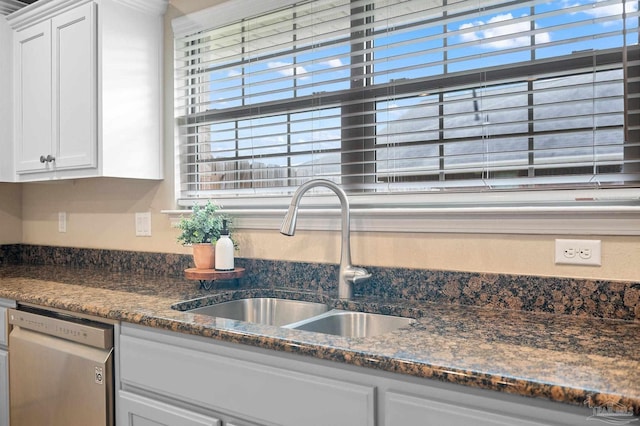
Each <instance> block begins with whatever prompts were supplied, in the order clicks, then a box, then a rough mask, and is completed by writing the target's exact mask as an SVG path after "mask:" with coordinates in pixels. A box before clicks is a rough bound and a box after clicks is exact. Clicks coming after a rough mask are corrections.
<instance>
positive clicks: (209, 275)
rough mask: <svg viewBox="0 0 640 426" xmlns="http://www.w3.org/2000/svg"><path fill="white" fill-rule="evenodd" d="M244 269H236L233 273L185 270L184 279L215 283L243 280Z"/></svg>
mask: <svg viewBox="0 0 640 426" xmlns="http://www.w3.org/2000/svg"><path fill="white" fill-rule="evenodd" d="M243 275H244V268H235V269H234V270H233V271H216V270H215V269H197V268H188V269H185V270H184V277H185V278H186V279H188V280H199V281H215V280H234V279H238V278H242V276H243Z"/></svg>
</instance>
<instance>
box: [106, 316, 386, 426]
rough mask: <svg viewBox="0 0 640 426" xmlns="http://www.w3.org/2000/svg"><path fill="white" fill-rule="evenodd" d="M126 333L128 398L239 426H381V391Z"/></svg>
mask: <svg viewBox="0 0 640 426" xmlns="http://www.w3.org/2000/svg"><path fill="white" fill-rule="evenodd" d="M126 330H127V327H124V326H123V333H124V334H123V335H121V336H120V380H121V384H122V387H123V389H125V390H128V391H133V392H135V389H140V390H143V391H145V392H151V393H153V394H159V395H162V396H163V397H165V398H167V399H168V400H171V401H174V400H175V401H183V402H184V403H185V404H187V403H188V404H191V405H196V406H198V407H202V408H204V409H207V410H210V411H211V412H212V413H216V414H218V413H220V415H221V416H222V415H224V416H226V417H231V418H233V420H229V423H230V424H235V425H237V426H240V425H242V424H243V423H242V422H243V421H245V420H246V422H247V423H249V424H258V425H283V426H286V425H291V426H294V425H295V426H297V425H305V426H326V425H332V426H341V425H344V426H374V425H375V407H374V399H375V398H374V397H375V388H374V387H373V386H367V385H361V384H358V383H353V382H350V381H348V380H344V381H343V380H337V379H334V378H329V377H326V376H322V375H315V374H307V373H305V372H303V371H304V369H303V371H300V370H299V369H295V368H292V369H287V368H281V367H279V366H274V365H270V362H269V357H266V356H265V357H257V356H255V355H256V354H255V353H252V352H249V351H247V350H245V349H237V350H236V349H233V348H228V347H226V346H224V345H221V344H219V342H214V341H211V340H209V342H204V343H203V342H200V341H193V342H192V341H190V340H187V339H184V338H182V339H181V338H180V337H174V336H168V335H163V334H159V333H149V332H146V333H142V334H141V333H139V331H140V330H135V331H138V333H137V336H132V335H128V334H129V333H128V332H127V331H126ZM141 337H147V338H141ZM149 338H150V339H149ZM261 358H262V359H261ZM125 406H126V402H125ZM327 407H330V409H328V408H327ZM119 409H120V418H123V417H122V416H124V414H122V406H120V408H119ZM125 417H126V416H125ZM125 424H126V423H125ZM151 424H153V423H151ZM159 424H162V423H159ZM145 426H146V425H145Z"/></svg>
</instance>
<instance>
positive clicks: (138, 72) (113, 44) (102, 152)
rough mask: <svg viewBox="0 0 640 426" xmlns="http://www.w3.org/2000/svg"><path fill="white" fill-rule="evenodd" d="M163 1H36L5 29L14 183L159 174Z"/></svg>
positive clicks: (12, 19) (21, 11)
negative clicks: (8, 32)
mask: <svg viewBox="0 0 640 426" xmlns="http://www.w3.org/2000/svg"><path fill="white" fill-rule="evenodd" d="M166 6H167V1H166V0H150V1H147V2H133V3H132V2H129V1H126V0H95V1H87V0H49V1H47V0H40V1H39V2H38V3H36V4H33V5H31V6H28V7H25V8H24V9H21V10H19V11H17V12H15V13H13V14H11V15H9V16H8V18H7V19H8V22H9V24H10V25H11V27H12V28H13V62H14V68H13V74H14V75H13V80H14V94H13V95H14V105H13V107H14V127H13V131H14V136H13V138H14V152H15V153H14V158H15V172H16V176H17V178H16V180H17V181H18V182H26V181H41V180H51V179H71V178H81V177H97V176H108V177H123V178H139V179H161V178H162V125H161V123H162V117H161V114H162V111H161V87H162V81H161V76H162V74H161V69H162V14H163V13H164V11H165V9H166Z"/></svg>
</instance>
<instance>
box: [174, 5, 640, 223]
mask: <svg viewBox="0 0 640 426" xmlns="http://www.w3.org/2000/svg"><path fill="white" fill-rule="evenodd" d="M293 3H296V0H266V1H263V2H258V4H256V2H255V1H253V0H228V1H225V2H223V3H221V4H219V5H216V6H213V7H211V8H208V9H204V10H201V11H198V12H194V13H190V14H188V15H185V16H182V17H178V18H176V19H174V20H173V21H172V26H173V31H174V36H176V37H177V36H178V35H180V34H187V33H194V32H196V31H199V30H203V29H206V28H209V27H211V22H225V21H231V20H234V19H239V18H241V17H242V16H241V15H242V11H244V10H252V11H253V13H254V14H256V15H257V14H259V13H262V12H267V11H269V10H273V9H275V8H279V7H284V6H288V5H290V4H293ZM603 55H605V54H604V53H603ZM591 58H592V57H591V56H589V58H588V59H589V60H591ZM575 60H580V58H576V59H575ZM541 66H542V65H541ZM516 68H518V65H517V64H516V66H514V67H513V69H516ZM495 72H508V71H497V70H496V71H495ZM408 84H411V83H408ZM176 133H177V132H176ZM176 139H177V135H176ZM178 150H179V147H178V146H177V142H176V155H175V156H174V159H175V161H176V162H178V161H179V160H178ZM179 169H180V165H179V164H175V170H176V174H175V176H176V182H175V191H176V194H175V198H176V200H177V201H176V207H182V208H184V207H189V206H190V205H193V204H194V203H198V202H199V200H197V199H195V200H186V201H185V200H178V199H179V196H180V192H179V191H180V182H179V176H180V170H179ZM334 198H335V197H333V196H331V195H329V196H324V195H314V194H309V195H307V196H305V197H304V199H303V203H302V204H303V206H305V208H303V209H301V218H302V220H301V222H300V229H311V230H329V229H339V211H338V210H337V209H336V205H337V201H336V200H335V199H334ZM349 200H350V204H351V207H352V211H353V214H352V217H353V230H354V231H373V232H429V233H431V232H445V233H506V234H512V233H516V234H522V233H525V234H561V235H565V234H574V235H591V234H594V235H640V188H624V189H573V190H571V189H569V190H551V189H549V190H539V191H533V192H527V191H514V192H508V191H504V192H492V193H482V192H480V193H455V192H454V193H446V194H431V193H411V192H406V193H398V194H375V195H372V194H362V195H359V194H355V195H351V194H350V195H349ZM215 201H216V202H217V203H218V204H220V206H221V208H222V210H223V211H225V212H227V213H229V214H232V215H234V216H235V217H237V218H238V220H237V221H236V226H237V228H240V229H242V228H246V229H277V228H279V224H280V221H281V218H282V217H283V216H284V211H285V209H286V207H287V205H288V203H289V201H290V197H289V196H253V197H238V196H233V195H230V196H228V197H216V199H215ZM166 213H168V214H170V215H171V217H172V219H175V217H177V215H178V214H180V213H181V210H169V211H166ZM567 215H570V217H571V218H572V219H571V220H567ZM305 218H306V219H305Z"/></svg>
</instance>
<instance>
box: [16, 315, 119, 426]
mask: <svg viewBox="0 0 640 426" xmlns="http://www.w3.org/2000/svg"><path fill="white" fill-rule="evenodd" d="M8 312H9V324H11V325H12V326H13V329H12V330H11V333H10V334H9V398H10V407H11V408H10V416H11V426H34V425H42V426H94V425H95V426H113V424H114V420H113V419H114V405H113V404H114V403H113V400H114V385H113V326H112V325H109V324H102V323H98V322H95V321H91V320H88V319H82V318H76V317H72V316H70V315H66V314H64V313H61V312H50V311H43V310H40V309H36V308H32V307H22V306H20V307H19V308H18V309H10V310H9V311H8Z"/></svg>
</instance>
